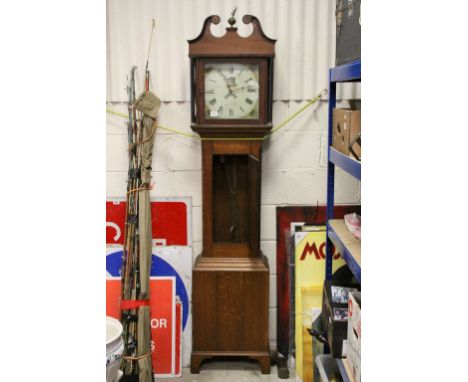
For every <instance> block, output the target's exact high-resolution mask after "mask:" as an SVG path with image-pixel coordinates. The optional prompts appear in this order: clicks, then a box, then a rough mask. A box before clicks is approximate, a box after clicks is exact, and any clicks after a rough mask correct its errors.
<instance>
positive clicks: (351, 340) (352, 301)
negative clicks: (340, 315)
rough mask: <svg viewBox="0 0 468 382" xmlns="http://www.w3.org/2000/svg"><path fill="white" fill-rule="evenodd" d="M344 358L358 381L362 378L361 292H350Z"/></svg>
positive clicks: (350, 371) (348, 368)
mask: <svg viewBox="0 0 468 382" xmlns="http://www.w3.org/2000/svg"><path fill="white" fill-rule="evenodd" d="M345 354H346V359H344V360H343V364H344V365H345V367H346V369H347V370H348V372H349V373H350V374H351V375H352V377H353V378H354V380H355V381H356V382H359V381H360V380H361V292H352V293H350V294H349V302H348V335H347V340H346V341H344V344H343V355H345Z"/></svg>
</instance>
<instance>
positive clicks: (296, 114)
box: [106, 89, 327, 141]
mask: <svg viewBox="0 0 468 382" xmlns="http://www.w3.org/2000/svg"><path fill="white" fill-rule="evenodd" d="M326 94H327V89H323V90H322V91H321V92H320V93H319V94H318V95H317V96H316V97H315V98H313V99H311V100H310V101H309V102H307V103H306V104H305V105H304V106H303V107H301V108H300V109H299V110H298V111H296V112H295V113H294V114H293V115H291V116H289V117H288V118H286V119H285V120H284V121H283V122H281V123H280V124H279V125H278V126H276V127H275V128H273V129H272V130H271V131H270V132H269V133H268V134H266V135H265V136H264V137H263V138H250V137H249V138H200V137H198V136H196V135H195V134H189V133H185V132H184V131H181V130H177V129H173V128H169V127H165V126H162V125H156V127H157V128H159V129H162V130H166V131H170V132H172V133H175V134H179V135H183V136H184V137H187V138H193V139H196V140H198V141H261V140H264V139H267V138H268V137H269V136H270V135H272V134H274V133H276V132H277V131H278V130H279V129H281V128H283V127H284V126H286V124H288V123H289V122H290V121H291V120H292V119H294V118H295V117H297V116H298V115H299V114H301V113H302V112H303V111H304V110H305V109H307V108H308V107H309V106H311V105H313V104H314V103H315V102H317V101H318V100H319V99H320V98H321V97H322V96H324V95H326ZM106 112H107V113H109V114H114V115H118V116H119V117H123V118H127V119H128V116H127V115H125V114H122V113H119V112H116V111H113V110H110V109H106Z"/></svg>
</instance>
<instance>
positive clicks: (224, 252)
mask: <svg viewBox="0 0 468 382" xmlns="http://www.w3.org/2000/svg"><path fill="white" fill-rule="evenodd" d="M242 20H243V22H244V23H246V24H252V27H253V28H252V29H253V31H252V33H251V35H250V36H248V37H241V36H239V35H238V33H237V28H235V27H234V26H233V25H234V24H235V19H234V18H233V17H231V18H230V19H229V24H230V25H231V26H230V27H228V28H226V33H225V34H224V35H223V36H221V37H215V36H214V35H213V34H212V33H211V30H210V27H211V24H218V23H219V22H220V18H219V17H218V16H210V17H208V18H207V19H206V20H205V22H204V25H203V28H202V31H201V33H200V35H199V36H198V37H197V38H195V39H193V40H190V41H189V56H190V59H191V82H192V125H191V127H192V129H193V130H194V131H196V132H197V133H198V134H199V135H200V136H201V138H202V191H203V192H202V194H203V206H202V207H203V252H202V253H201V254H200V255H199V256H198V257H197V259H196V262H195V265H194V270H193V286H192V306H193V308H192V309H193V310H192V314H193V350H192V357H191V370H192V373H198V372H199V371H200V367H201V364H202V362H203V361H204V360H206V359H209V358H211V357H216V356H224V357H225V356H228V357H229V356H233V357H239V356H244V357H249V358H252V359H254V360H257V361H258V362H259V364H260V367H261V370H262V373H269V372H270V353H269V344H268V301H269V298H268V293H269V269H268V260H267V258H266V257H265V256H264V255H263V254H262V252H261V250H260V190H261V184H260V182H261V148H262V138H263V137H264V136H265V135H266V134H267V133H268V132H269V131H270V130H271V127H272V125H271V110H272V108H271V104H272V80H273V76H272V73H273V58H274V44H275V40H272V39H270V38H268V37H267V36H265V34H264V33H263V31H262V29H261V26H260V22H259V21H258V19H257V18H256V17H254V16H251V15H247V16H244V17H243V19H242Z"/></svg>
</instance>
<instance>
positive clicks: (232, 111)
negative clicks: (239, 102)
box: [229, 109, 234, 117]
mask: <svg viewBox="0 0 468 382" xmlns="http://www.w3.org/2000/svg"><path fill="white" fill-rule="evenodd" d="M233 115H234V110H232V109H229V116H230V117H232V116H233Z"/></svg>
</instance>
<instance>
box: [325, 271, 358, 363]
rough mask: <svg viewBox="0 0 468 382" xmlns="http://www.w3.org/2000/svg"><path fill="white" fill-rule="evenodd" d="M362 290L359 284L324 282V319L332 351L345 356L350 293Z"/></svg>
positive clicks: (334, 353) (333, 353)
mask: <svg viewBox="0 0 468 382" xmlns="http://www.w3.org/2000/svg"><path fill="white" fill-rule="evenodd" d="M351 290H357V291H360V290H361V286H360V285H359V284H353V283H344V282H340V281H333V280H326V281H325V282H324V284H323V299H322V320H323V326H324V329H325V333H326V335H327V340H328V345H329V346H330V353H331V354H332V356H333V357H334V358H342V357H343V340H345V339H346V337H347V330H348V293H349V291H351Z"/></svg>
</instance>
